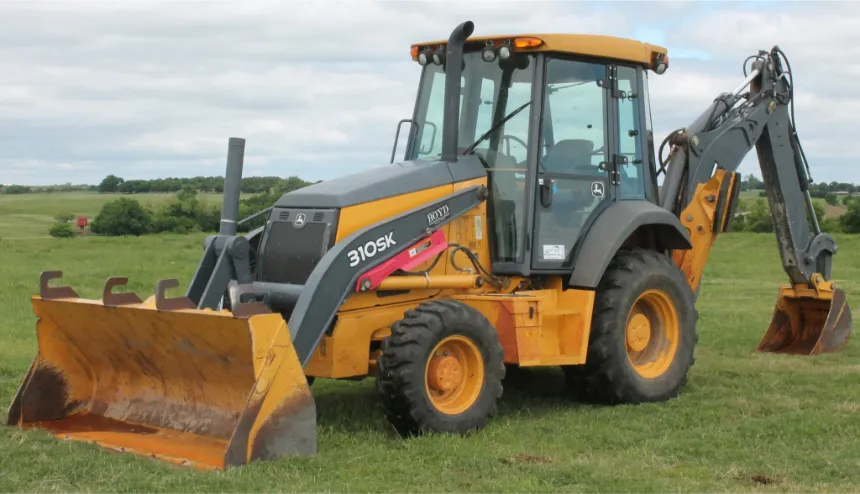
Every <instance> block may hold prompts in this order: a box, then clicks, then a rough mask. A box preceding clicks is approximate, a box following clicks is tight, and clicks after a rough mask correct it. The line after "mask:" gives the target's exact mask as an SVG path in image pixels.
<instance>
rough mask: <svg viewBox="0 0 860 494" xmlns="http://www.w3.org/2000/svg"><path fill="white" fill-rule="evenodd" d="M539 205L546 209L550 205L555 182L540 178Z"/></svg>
mask: <svg viewBox="0 0 860 494" xmlns="http://www.w3.org/2000/svg"><path fill="white" fill-rule="evenodd" d="M538 180H539V182H540V205H541V206H543V207H545V208H548V207H550V205H552V194H553V189H555V180H553V179H551V178H540V179H538Z"/></svg>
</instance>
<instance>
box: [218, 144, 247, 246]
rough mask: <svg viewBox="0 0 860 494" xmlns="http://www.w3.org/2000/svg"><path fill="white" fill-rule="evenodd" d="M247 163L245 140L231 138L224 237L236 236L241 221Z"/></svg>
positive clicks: (225, 193) (223, 215)
mask: <svg viewBox="0 0 860 494" xmlns="http://www.w3.org/2000/svg"><path fill="white" fill-rule="evenodd" d="M244 163H245V139H242V138H241V137H231V138H230V142H229V144H228V146H227V170H226V172H225V174H224V199H223V200H222V202H221V226H220V228H219V231H218V233H219V234H220V235H223V236H228V237H229V236H232V235H236V232H237V230H238V226H237V225H236V222H237V221H239V194H240V193H241V191H242V167H243V166H244Z"/></svg>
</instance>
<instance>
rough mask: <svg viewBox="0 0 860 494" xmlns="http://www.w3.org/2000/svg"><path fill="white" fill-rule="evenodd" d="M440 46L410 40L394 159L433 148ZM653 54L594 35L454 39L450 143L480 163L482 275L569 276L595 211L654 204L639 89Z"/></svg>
mask: <svg viewBox="0 0 860 494" xmlns="http://www.w3.org/2000/svg"><path fill="white" fill-rule="evenodd" d="M568 46H569V47H576V48H577V51H578V53H572V52H566V51H565V48H566V47H568ZM440 47H441V48H440ZM583 47H585V48H590V49H591V50H592V51H591V52H590V53H589V52H588V50H583V49H582V48H583ZM655 49H656V52H655ZM613 50H614V51H613ZM583 51H585V52H586V53H585V54H583V53H582V52H583ZM601 53H608V54H609V55H610V56H611V55H613V54H615V55H617V54H623V55H625V56H627V58H631V57H630V55H631V54H635V55H637V56H638V58H639V59H638V60H632V61H624V60H623V57H619V56H615V57H612V58H611V59H610V58H601V56H605V55H601ZM434 54H435V55H436V56H435V57H434ZM443 54H444V43H431V44H423V45H415V46H413V50H412V55H413V58H414V59H416V60H418V61H419V63H421V64H422V65H423V71H422V75H421V82H420V87H419V92H418V97H417V101H416V107H415V113H414V115H413V120H412V123H413V124H415V128H413V129H412V130H413V132H411V133H410V140H409V143H408V145H407V150H406V159H429V160H433V159H438V158H439V156H440V155H441V153H442V143H441V141H442V139H441V138H440V137H441V129H442V127H443V108H444V103H445V66H444V61H443V60H444V57H443V56H442V55H443ZM655 54H656V55H657V58H658V59H659V61H660V62H661V63H662V62H664V55H665V50H662V49H659V47H653V46H651V45H646V44H643V43H639V42H635V41H630V40H622V39H618V38H609V37H604V36H582V35H543V36H541V35H538V36H534V37H521V38H498V39H493V38H470V39H468V40H467V41H466V44H465V47H464V53H463V66H462V67H463V69H462V76H461V79H460V80H461V84H460V103H459V135H458V141H457V144H458V146H457V147H458V155H463V154H469V153H474V154H476V155H478V156H480V157H481V159H482V161H483V163H484V165H485V166H486V168H487V171H488V175H489V188H490V200H489V201H488V216H489V222H490V224H489V225H488V227H489V231H490V232H491V235H490V236H491V239H490V242H491V243H490V251H491V252H492V256H493V259H492V269H493V272H496V273H499V274H512V275H514V274H519V275H525V276H527V275H529V274H537V273H565V272H570V271H571V269H572V264H573V260H572V255H571V253H572V251H573V249H574V247H575V245H576V242H577V240H578V239H579V238H580V234H581V233H582V232H583V231H584V230H585V229H586V228H588V226H589V223H590V221H593V219H594V218H595V217H596V216H597V213H599V212H600V211H601V210H602V209H603V208H605V207H606V206H608V205H609V204H610V203H611V202H613V201H620V200H648V201H651V202H657V180H656V169H655V166H654V153H653V140H652V130H651V120H650V107H649V102H648V91H647V70H648V68H649V65H650V64H652V62H653V61H654V60H655ZM434 58H435V59H436V60H435V62H434ZM634 58H635V57H634ZM437 62H440V63H437ZM643 62H646V63H643ZM452 166H456V165H452Z"/></svg>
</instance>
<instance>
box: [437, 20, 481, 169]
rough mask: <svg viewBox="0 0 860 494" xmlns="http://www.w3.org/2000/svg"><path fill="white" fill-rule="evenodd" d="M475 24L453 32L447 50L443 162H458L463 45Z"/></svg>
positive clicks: (470, 22) (461, 27) (468, 23)
mask: <svg viewBox="0 0 860 494" xmlns="http://www.w3.org/2000/svg"><path fill="white" fill-rule="evenodd" d="M474 30H475V24H474V23H473V22H472V21H466V22H464V23H462V24H460V25H459V26H457V27H456V28H454V30H453V31H452V32H451V36H450V37H449V38H448V45H447V47H446V48H445V108H444V113H443V124H442V161H447V162H449V163H456V162H457V141H458V140H459V135H460V77H461V76H462V75H463V45H464V44H465V43H466V39H467V38H468V37H469V36H471V35H472V32H474Z"/></svg>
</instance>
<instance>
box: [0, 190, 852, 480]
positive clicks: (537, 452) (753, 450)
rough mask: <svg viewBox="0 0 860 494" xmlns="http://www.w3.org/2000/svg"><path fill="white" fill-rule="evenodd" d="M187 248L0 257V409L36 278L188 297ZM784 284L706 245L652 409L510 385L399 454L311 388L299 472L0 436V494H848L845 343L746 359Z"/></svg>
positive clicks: (183, 242) (13, 246)
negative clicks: (694, 325) (668, 373)
mask: <svg viewBox="0 0 860 494" xmlns="http://www.w3.org/2000/svg"><path fill="white" fill-rule="evenodd" d="M82 201H83V200H82ZM2 204H3V207H5V208H7V209H15V208H18V209H17V210H19V211H24V213H22V214H31V213H28V212H27V211H29V210H28V209H27V207H25V206H24V205H22V204H15V203H14V202H12V203H2ZM78 207H79V208H80V210H81V212H85V211H87V210H86V209H85V208H88V207H89V208H91V207H92V205H91V203H85V202H81V203H80V206H75V208H78ZM64 209H66V208H64ZM90 210H91V209H90ZM53 213H54V211H53V210H49V208H44V207H42V209H41V210H39V211H37V212H36V213H33V214H43V215H47V216H49V217H50V216H51V215H52V214H53ZM0 235H2V234H0ZM202 239H203V236H202V235H190V236H177V235H167V236H151V237H144V238H120V239H116V238H100V237H90V238H75V239H68V240H59V239H51V238H48V239H28V240H11V241H10V240H7V239H6V238H4V239H3V240H2V241H0V308H1V309H2V313H3V318H2V321H1V322H0V341H2V343H0V402H2V403H3V406H4V407H5V406H8V404H9V402H10V401H11V399H12V396H13V393H14V392H15V390H16V389H17V387H18V385H19V383H20V380H21V378H22V377H23V376H24V374H25V372H26V370H27V368H28V366H29V364H30V362H31V360H32V358H33V357H34V355H35V352H36V342H35V338H34V335H35V331H34V328H35V319H34V317H33V314H32V311H31V308H30V305H29V300H28V299H29V296H30V295H31V294H32V293H35V292H36V291H37V284H38V274H39V272H40V271H42V270H50V269H62V270H64V272H65V278H64V284H70V285H71V286H73V287H75V289H77V290H78V292H79V293H80V294H81V295H82V296H84V297H91V298H98V297H99V296H100V290H101V287H102V284H103V282H104V280H105V278H106V277H107V276H111V275H123V276H128V277H129V278H130V280H131V283H130V288H131V289H133V290H134V291H136V292H137V293H138V294H140V295H149V294H151V293H152V290H153V287H154V283H155V281H156V280H158V279H160V278H167V277H177V278H179V279H180V282H181V283H182V284H183V286H184V285H185V284H187V282H188V281H189V279H190V277H191V275H192V273H193V271H194V269H195V267H196V263H197V261H198V258H199V256H200V254H201V252H202V251H201V243H202ZM837 242H838V243H839V254H838V255H837V256H836V258H835V262H834V274H835V277H836V278H837V280H838V282H839V283H840V284H841V286H842V287H844V288H845V289H846V290H847V292H848V298H849V301H850V302H853V303H854V304H855V307H857V306H860V305H858V304H860V302H858V300H860V296H859V295H860V237H857V236H854V237H849V236H837ZM785 279H786V278H785V276H784V274H783V272H782V269H781V266H780V261H779V255H778V253H777V250H776V244H775V241H774V239H773V237H772V236H771V235H766V234H728V235H724V236H723V237H721V238H720V239H719V240H718V242H717V245H716V247H715V250H714V252H713V255H712V259H711V261H710V263H709V265H708V268H707V271H706V275H705V277H704V282H703V287H702V291H701V296H700V299H699V311H700V318H699V332H700V345H699V347H698V351H697V363H696V365H695V366H694V368H693V370H692V372H691V374H690V381H689V384H688V387H687V388H686V389H685V391H684V392H683V394H682V395H681V396H680V397H679V398H678V399H676V400H672V401H669V402H666V403H661V404H649V405H640V406H619V407H589V406H584V405H580V404H577V403H575V402H573V400H571V399H570V398H569V397H568V395H567V394H566V391H565V388H564V386H563V383H562V381H561V376H560V373H559V372H558V371H557V370H555V369H541V370H522V371H520V372H518V373H516V374H513V375H511V376H510V377H509V378H508V379H507V380H506V383H505V395H504V397H503V399H502V402H501V408H500V413H499V416H498V417H496V418H495V419H494V420H493V421H492V422H491V424H490V426H489V427H488V428H486V429H485V430H483V431H481V432H479V433H476V434H474V435H472V436H470V437H465V438H453V437H443V436H436V437H422V438H417V439H411V440H402V439H399V438H397V437H396V436H395V435H394V434H393V432H391V430H390V428H389V427H388V425H387V422H386V421H385V419H384V417H383V415H382V413H381V411H380V410H379V407H378V401H377V399H376V396H375V394H374V390H373V385H372V384H373V383H372V381H371V380H367V381H364V382H326V381H317V383H315V384H314V387H313V391H314V396H315V398H316V400H317V408H318V413H319V419H318V433H319V454H318V456H316V457H314V458H298V459H282V460H278V461H273V462H258V463H255V464H251V465H248V466H245V467H242V468H237V469H231V470H229V471H226V472H209V473H204V472H197V471H193V470H186V469H182V468H179V467H173V466H170V465H167V464H164V463H161V462H157V461H155V460H151V459H148V458H141V457H137V456H133V455H121V454H115V453H110V452H107V451H106V450H103V449H100V448H98V447H95V446H90V445H87V444H81V443H75V442H64V441H59V440H56V439H54V438H52V437H51V436H49V435H47V434H46V433H43V432H38V431H31V432H26V433H25V432H23V431H21V430H19V429H17V428H12V427H3V428H0V491H4V492H7V491H30V492H33V491H39V492H54V491H62V492H69V491H73V492H87V491H102V492H104V491H110V492H128V491H134V492H162V491H182V492H192V491H193V492H203V491H205V492H211V491H241V492H252V491H253V492H272V491H284V492H308V491H313V492H319V491H326V492H330V491H337V492H345V491H355V492H367V491H385V492H416V491H418V492H428V491H429V492H465V491H469V492H560V491H564V492H581V491H591V492H621V491H625V492H630V491H634V492H653V491H658V492H680V491H684V492H690V491H695V492H705V491H709V492H717V491H722V492H724V491H732V492H747V491H760V492H776V491H779V492H786V491H789V492H801V491H803V492H812V491H815V492H822V491H827V492H857V491H858V490H860V343H858V341H857V340H856V338H855V340H853V341H851V342H850V343H849V346H848V348H847V350H846V351H844V352H843V353H841V354H836V355H826V356H818V357H791V356H776V355H758V354H755V353H753V349H754V348H755V346H756V344H757V343H758V341H759V339H760V338H761V336H762V335H763V333H764V330H765V328H766V327H767V324H768V321H769V320H770V315H771V311H772V309H773V303H774V301H775V297H776V291H777V287H778V286H779V285H780V284H781V283H784V282H785Z"/></svg>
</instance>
